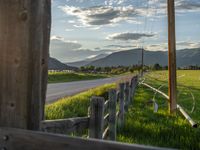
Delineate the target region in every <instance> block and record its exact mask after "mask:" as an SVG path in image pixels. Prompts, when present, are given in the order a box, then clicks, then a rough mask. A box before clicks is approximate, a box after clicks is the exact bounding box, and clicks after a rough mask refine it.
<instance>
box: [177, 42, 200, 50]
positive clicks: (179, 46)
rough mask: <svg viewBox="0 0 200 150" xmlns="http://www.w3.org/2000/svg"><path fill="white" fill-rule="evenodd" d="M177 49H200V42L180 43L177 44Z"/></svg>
mask: <svg viewBox="0 0 200 150" xmlns="http://www.w3.org/2000/svg"><path fill="white" fill-rule="evenodd" d="M176 45H177V49H185V48H200V42H191V41H179V42H177V43H176Z"/></svg>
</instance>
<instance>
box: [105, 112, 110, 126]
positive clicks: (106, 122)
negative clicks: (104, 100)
mask: <svg viewBox="0 0 200 150" xmlns="http://www.w3.org/2000/svg"><path fill="white" fill-rule="evenodd" d="M108 122H109V114H106V115H105V116H104V127H107V126H108Z"/></svg>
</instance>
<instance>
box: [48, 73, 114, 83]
mask: <svg viewBox="0 0 200 150" xmlns="http://www.w3.org/2000/svg"><path fill="white" fill-rule="evenodd" d="M108 77H111V76H110V75H107V74H94V73H76V72H49V73H48V83H60V82H72V81H82V80H94V79H102V78H108Z"/></svg>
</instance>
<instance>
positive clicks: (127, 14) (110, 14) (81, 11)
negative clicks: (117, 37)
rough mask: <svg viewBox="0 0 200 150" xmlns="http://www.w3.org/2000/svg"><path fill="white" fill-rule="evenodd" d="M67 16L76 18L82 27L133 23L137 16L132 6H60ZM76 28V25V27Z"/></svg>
mask: <svg viewBox="0 0 200 150" xmlns="http://www.w3.org/2000/svg"><path fill="white" fill-rule="evenodd" d="M60 8H61V10H63V11H64V12H65V13H66V14H67V15H72V16H75V17H77V18H78V22H79V23H82V25H84V26H99V25H100V26H101V25H112V24H115V23H118V22H120V21H126V20H128V21H129V22H130V21H134V22H136V19H135V16H137V15H138V12H137V10H136V9H135V8H134V7H133V6H121V7H112V6H94V7H89V8H80V7H74V6H68V5H65V6H60ZM76 26H77V25H76ZM79 26H80V25H79Z"/></svg>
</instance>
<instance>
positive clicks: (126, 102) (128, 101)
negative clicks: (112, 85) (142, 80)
mask: <svg viewBox="0 0 200 150" xmlns="http://www.w3.org/2000/svg"><path fill="white" fill-rule="evenodd" d="M124 93H125V106H124V110H125V112H127V111H128V106H129V104H130V86H129V82H126V84H125V91H124Z"/></svg>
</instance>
